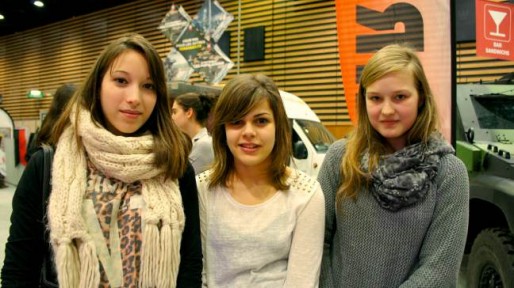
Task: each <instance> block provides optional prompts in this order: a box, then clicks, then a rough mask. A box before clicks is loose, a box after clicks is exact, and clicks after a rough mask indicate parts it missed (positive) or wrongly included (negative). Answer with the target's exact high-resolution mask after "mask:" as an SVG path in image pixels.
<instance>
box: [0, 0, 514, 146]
mask: <svg viewBox="0 0 514 288" xmlns="http://www.w3.org/2000/svg"><path fill="white" fill-rule="evenodd" d="M172 3H175V5H177V6H178V5H182V6H183V8H184V9H185V10H186V11H187V12H188V13H189V15H191V16H194V15H195V14H196V11H197V10H198V9H199V8H200V6H201V4H202V3H203V1H179V0H177V1H169V0H151V1H148V0H140V1H134V2H130V3H127V4H124V5H121V6H116V7H113V8H109V9H106V10H102V11H100V12H95V13H92V14H87V15H84V16H77V17H74V18H71V19H67V20H64V21H60V22H57V23H53V24H50V25H46V26H42V27H38V28H35V29H31V30H27V31H23V32H19V33H14V34H11V35H7V36H2V37H0V94H1V95H2V96H3V102H2V103H1V104H0V107H2V108H3V109H5V110H6V111H7V112H8V113H9V115H11V117H12V118H13V119H14V122H15V126H16V127H26V128H28V129H29V130H30V131H32V132H33V131H34V130H35V129H36V127H37V126H38V125H39V118H40V111H42V110H45V109H48V107H49V104H50V102H51V99H52V98H51V94H52V93H53V92H54V91H55V89H56V88H57V87H58V86H59V85H61V84H63V83H67V82H71V83H76V84H79V83H81V82H82V80H83V78H84V76H85V75H86V73H87V72H88V71H89V69H90V68H91V66H92V65H93V63H94V60H95V59H96V57H97V56H98V54H99V53H100V52H101V50H102V49H103V48H104V47H105V45H107V44H108V43H109V42H110V41H112V40H114V39H115V38H117V37H118V36H120V35H121V34H123V33H126V32H137V33H140V34H142V35H143V36H145V37H147V38H148V39H149V40H150V41H151V42H152V43H153V44H154V45H155V46H156V47H157V49H158V51H159V53H160V54H161V56H162V57H163V58H164V57H166V55H167V54H168V53H169V51H170V49H171V43H170V42H169V40H168V39H167V38H166V37H165V36H164V34H162V33H161V31H160V30H159V29H158V28H157V27H158V26H159V24H160V22H161V20H162V19H163V17H164V16H165V15H166V13H167V12H168V11H169V9H170V7H171V4H172ZM219 3H220V4H221V6H222V7H223V8H224V9H225V10H226V11H228V12H229V13H231V14H232V15H233V16H234V18H235V19H234V21H232V23H231V24H230V26H229V28H228V29H227V32H225V33H226V35H225V37H224V38H223V39H224V41H226V43H225V44H226V47H224V51H227V52H228V53H229V57H230V58H231V59H232V61H233V62H234V63H235V65H234V67H233V68H232V69H231V70H230V71H229V73H228V75H227V76H226V77H225V80H224V81H227V80H229V79H231V78H232V77H233V76H234V75H236V74H238V73H255V72H262V73H265V74H267V75H269V76H271V77H272V78H273V79H274V80H275V81H276V83H277V84H278V86H279V88H280V89H282V90H286V91H288V92H292V93H294V94H296V95H298V96H300V97H301V98H302V99H304V100H305V101H306V102H307V103H308V104H309V106H310V107H311V108H312V109H313V110H314V111H315V112H316V113H317V114H318V116H319V117H320V118H321V120H322V122H323V124H324V125H325V126H326V127H327V128H328V129H329V130H330V131H331V132H332V133H333V134H334V135H335V136H336V137H337V138H341V137H343V136H344V135H345V134H346V133H347V132H348V131H349V130H350V129H351V122H350V119H349V115H348V111H347V108H346V104H345V93H344V92H345V91H344V86H343V82H342V77H341V72H340V65H339V58H338V57H339V56H338V49H337V31H336V14H335V9H334V5H335V4H334V1H308V0H305V1H287V0H283V1H279V0H274V1H272V0H265V1H228V0H225V1H224V0H219ZM256 27H263V29H264V34H263V35H262V36H263V37H262V38H260V37H259V34H258V33H257V34H255V33H252V31H259V29H250V28H256ZM260 31H262V30H260ZM245 34H246V35H247V37H252V41H257V42H256V43H257V44H262V46H263V57H262V58H263V59H262V58H261V59H262V60H253V61H245V57H244V56H245V53H249V52H248V51H245V45H244V44H245ZM260 42H262V43H260ZM254 43H255V42H254ZM455 47H456V68H457V70H456V77H457V79H456V82H457V83H470V82H478V81H492V80H495V79H498V78H500V77H501V76H502V75H504V74H506V73H509V72H513V71H514V62H513V61H503V60H496V59H490V58H483V57H477V56H476V54H475V51H476V50H475V49H476V45H475V41H474V40H471V41H460V42H457V43H456V45H455ZM191 81H193V82H202V79H201V77H200V76H199V75H198V74H193V77H192V78H191ZM31 89H39V90H41V91H43V92H44V93H47V94H48V96H47V97H44V98H42V99H30V98H27V92H28V91H29V90H31Z"/></svg>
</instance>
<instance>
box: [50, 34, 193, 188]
mask: <svg viewBox="0 0 514 288" xmlns="http://www.w3.org/2000/svg"><path fill="white" fill-rule="evenodd" d="M128 50H132V51H136V52H137V53H140V54H141V55H142V56H143V57H144V58H145V59H146V61H147V62H148V69H149V72H150V78H151V79H152V81H153V84H154V87H155V92H156V95H157V102H156V104H155V108H154V110H153V111H152V114H151V115H150V118H149V119H148V120H147V122H146V123H145V124H144V125H143V127H141V129H140V131H137V132H136V135H137V134H139V133H141V132H150V133H151V134H152V135H153V136H154V144H153V145H154V146H153V151H154V153H155V163H154V165H155V167H156V168H161V169H162V170H163V171H165V174H166V176H167V177H170V178H172V179H176V178H179V177H180V176H182V174H183V173H184V172H185V170H186V168H187V165H188V155H189V152H190V151H191V141H189V139H188V138H187V136H186V135H185V134H184V133H182V132H181V131H180V129H179V128H178V127H177V126H176V125H175V123H174V122H173V120H172V118H171V109H170V105H169V100H168V97H167V95H168V94H167V86H166V77H165V74H164V66H163V64H162V60H161V58H160V56H159V53H158V52H157V50H156V49H155V48H154V47H153V46H152V44H151V43H150V42H149V41H148V40H147V39H145V38H144V37H143V36H141V35H139V34H128V35H125V36H123V37H120V38H118V39H116V40H115V41H113V42H112V43H111V44H109V45H108V46H107V47H106V48H105V49H104V51H103V52H102V53H101V54H100V56H99V57H98V59H97V60H96V62H95V64H94V66H93V68H92V69H91V71H90V72H89V74H88V75H87V77H86V80H85V82H84V84H83V85H82V87H81V88H80V89H79V91H77V93H75V95H74V97H73V98H72V100H71V101H70V105H68V106H67V107H66V110H65V111H64V113H62V114H61V116H60V117H59V119H58V120H57V123H56V125H55V130H54V133H53V134H52V136H51V139H50V142H51V143H50V144H52V145H56V144H57V142H58V140H59V137H60V136H61V135H62V133H63V132H64V130H65V128H66V127H68V125H70V119H69V118H70V115H71V112H72V111H73V110H74V109H86V110H88V111H89V112H90V113H91V118H92V119H91V120H92V121H93V123H95V124H96V125H99V126H102V127H106V120H105V117H104V114H103V111H102V107H101V102H100V91H101V85H102V79H103V77H104V75H105V73H107V70H108V69H110V68H111V66H112V63H113V62H114V61H115V60H116V59H117V58H118V57H119V56H120V55H121V54H122V53H124V52H126V51H128ZM78 115H79V113H76V119H75V121H78ZM75 134H76V135H78V133H75ZM77 141H78V144H79V145H80V140H79V139H77Z"/></svg>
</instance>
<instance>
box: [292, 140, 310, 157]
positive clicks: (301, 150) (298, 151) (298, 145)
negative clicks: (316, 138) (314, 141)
mask: <svg viewBox="0 0 514 288" xmlns="http://www.w3.org/2000/svg"><path fill="white" fill-rule="evenodd" d="M308 154H309V153H308V152H307V147H305V144H304V143H303V141H302V140H297V141H295V142H294V143H293V156H294V158H296V159H307V156H308Z"/></svg>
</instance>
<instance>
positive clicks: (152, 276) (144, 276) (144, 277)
mask: <svg viewBox="0 0 514 288" xmlns="http://www.w3.org/2000/svg"><path fill="white" fill-rule="evenodd" d="M159 239H160V235H159V229H158V228H157V224H155V223H146V225H145V228H144V231H143V241H142V242H143V243H142V247H141V268H140V275H139V276H140V278H139V287H142V288H144V287H155V286H156V284H157V281H156V279H158V278H156V277H157V274H158V272H157V270H158V268H157V267H159V255H160V254H161V251H159V244H160V243H159Z"/></svg>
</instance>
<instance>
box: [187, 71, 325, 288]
mask: <svg viewBox="0 0 514 288" xmlns="http://www.w3.org/2000/svg"><path fill="white" fill-rule="evenodd" d="M213 113H214V114H213V117H214V118H213V121H212V122H213V130H212V137H213V147H214V155H215V157H214V159H215V160H214V164H213V167H212V169H210V170H207V171H205V172H204V173H202V174H199V175H197V176H196V181H197V185H198V193H199V197H200V221H201V230H202V246H203V249H204V254H203V255H204V277H203V283H204V287H295V288H298V287H300V288H301V287H317V285H318V281H319V273H320V264H321V256H322V249H323V227H324V222H325V220H324V217H325V209H324V198H323V192H322V191H321V188H320V185H319V183H318V182H317V181H316V180H315V179H313V178H311V177H309V176H308V175H306V174H305V173H303V172H301V171H299V170H295V169H292V168H290V167H288V164H289V162H290V159H291V157H292V151H291V150H292V148H291V125H290V122H289V120H288V119H287V115H286V112H285V109H284V106H283V103H282V99H281V97H280V95H279V91H278V89H277V87H276V86H275V84H274V83H273V81H272V80H271V79H270V78H268V77H267V76H265V75H262V74H256V75H250V74H244V75H239V76H236V77H234V78H233V79H231V80H230V81H228V83H227V84H226V86H225V87H224V88H223V90H222V92H221V95H220V97H219V99H218V101H217V103H216V106H215V108H214V111H213Z"/></svg>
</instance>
